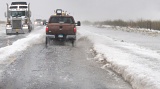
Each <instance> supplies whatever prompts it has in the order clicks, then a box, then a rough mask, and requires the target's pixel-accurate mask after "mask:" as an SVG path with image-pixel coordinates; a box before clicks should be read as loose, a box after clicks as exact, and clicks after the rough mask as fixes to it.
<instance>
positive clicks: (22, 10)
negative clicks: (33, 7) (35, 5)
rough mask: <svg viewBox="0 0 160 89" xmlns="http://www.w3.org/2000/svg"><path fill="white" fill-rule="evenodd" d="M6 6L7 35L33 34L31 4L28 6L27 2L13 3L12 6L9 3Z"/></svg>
mask: <svg viewBox="0 0 160 89" xmlns="http://www.w3.org/2000/svg"><path fill="white" fill-rule="evenodd" d="M6 5H7V12H5V17H6V18H7V23H6V35H10V34H24V33H28V32H31V30H32V22H31V11H30V4H27V2H11V4H10V5H9V4H8V3H7V4H6Z"/></svg>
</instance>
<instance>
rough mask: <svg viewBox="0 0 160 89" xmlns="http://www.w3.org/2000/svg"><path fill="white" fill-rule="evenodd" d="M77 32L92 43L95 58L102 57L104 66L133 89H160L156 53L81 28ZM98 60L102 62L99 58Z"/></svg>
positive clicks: (159, 61) (157, 56)
mask: <svg viewBox="0 0 160 89" xmlns="http://www.w3.org/2000/svg"><path fill="white" fill-rule="evenodd" d="M92 29H93V28H92ZM78 32H79V33H80V34H81V36H82V37H83V36H85V37H88V38H89V39H90V40H91V41H92V42H93V43H94V50H95V51H96V52H97V53H98V54H97V56H99V54H100V55H101V54H102V55H103V57H104V58H103V59H104V60H106V61H107V64H106V66H108V65H109V66H110V68H111V69H112V70H113V71H116V72H117V73H118V74H120V75H122V77H123V78H124V79H125V80H126V81H128V82H129V83H130V84H131V85H132V87H133V88H134V89H160V78H159V75H160V70H159V68H160V67H159V65H158V64H159V63H160V60H158V59H159V58H160V55H159V54H158V53H157V52H155V51H153V50H150V49H146V48H143V47H139V46H137V45H134V44H130V43H126V42H120V41H114V40H113V39H111V38H109V37H106V36H102V35H99V34H97V33H93V32H89V31H87V29H85V28H83V27H82V28H81V29H80V30H79V31H78ZM123 49H127V50H130V51H129V52H128V51H127V50H123ZM137 54H138V55H137ZM144 56H145V57H144ZM99 59H100V60H102V58H101V57H99Z"/></svg>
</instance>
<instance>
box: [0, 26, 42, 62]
mask: <svg viewBox="0 0 160 89" xmlns="http://www.w3.org/2000/svg"><path fill="white" fill-rule="evenodd" d="M44 29H45V27H37V28H35V29H34V30H33V31H32V32H31V33H30V34H29V35H28V36H27V37H26V38H22V39H19V40H17V41H15V42H14V43H13V44H12V45H9V46H6V47H2V48H0V64H3V63H5V61H6V60H7V61H8V60H9V61H13V60H14V59H15V57H16V56H15V54H16V53H17V52H20V51H23V50H26V49H27V47H29V46H31V45H33V44H38V43H41V42H43V41H44V37H45V30H44ZM3 33H5V29H2V30H1V31H0V34H3ZM14 36H15V35H13V36H7V37H14ZM7 37H6V38H7Z"/></svg>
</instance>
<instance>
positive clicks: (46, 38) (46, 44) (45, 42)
mask: <svg viewBox="0 0 160 89" xmlns="http://www.w3.org/2000/svg"><path fill="white" fill-rule="evenodd" d="M45 43H46V44H45V45H46V48H47V47H48V38H47V37H46V42H45Z"/></svg>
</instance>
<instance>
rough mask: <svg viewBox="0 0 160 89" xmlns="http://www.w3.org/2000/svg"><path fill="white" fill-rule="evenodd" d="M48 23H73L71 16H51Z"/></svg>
mask: <svg viewBox="0 0 160 89" xmlns="http://www.w3.org/2000/svg"><path fill="white" fill-rule="evenodd" d="M49 23H69V24H74V20H73V18H72V17H51V19H50V21H49Z"/></svg>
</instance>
